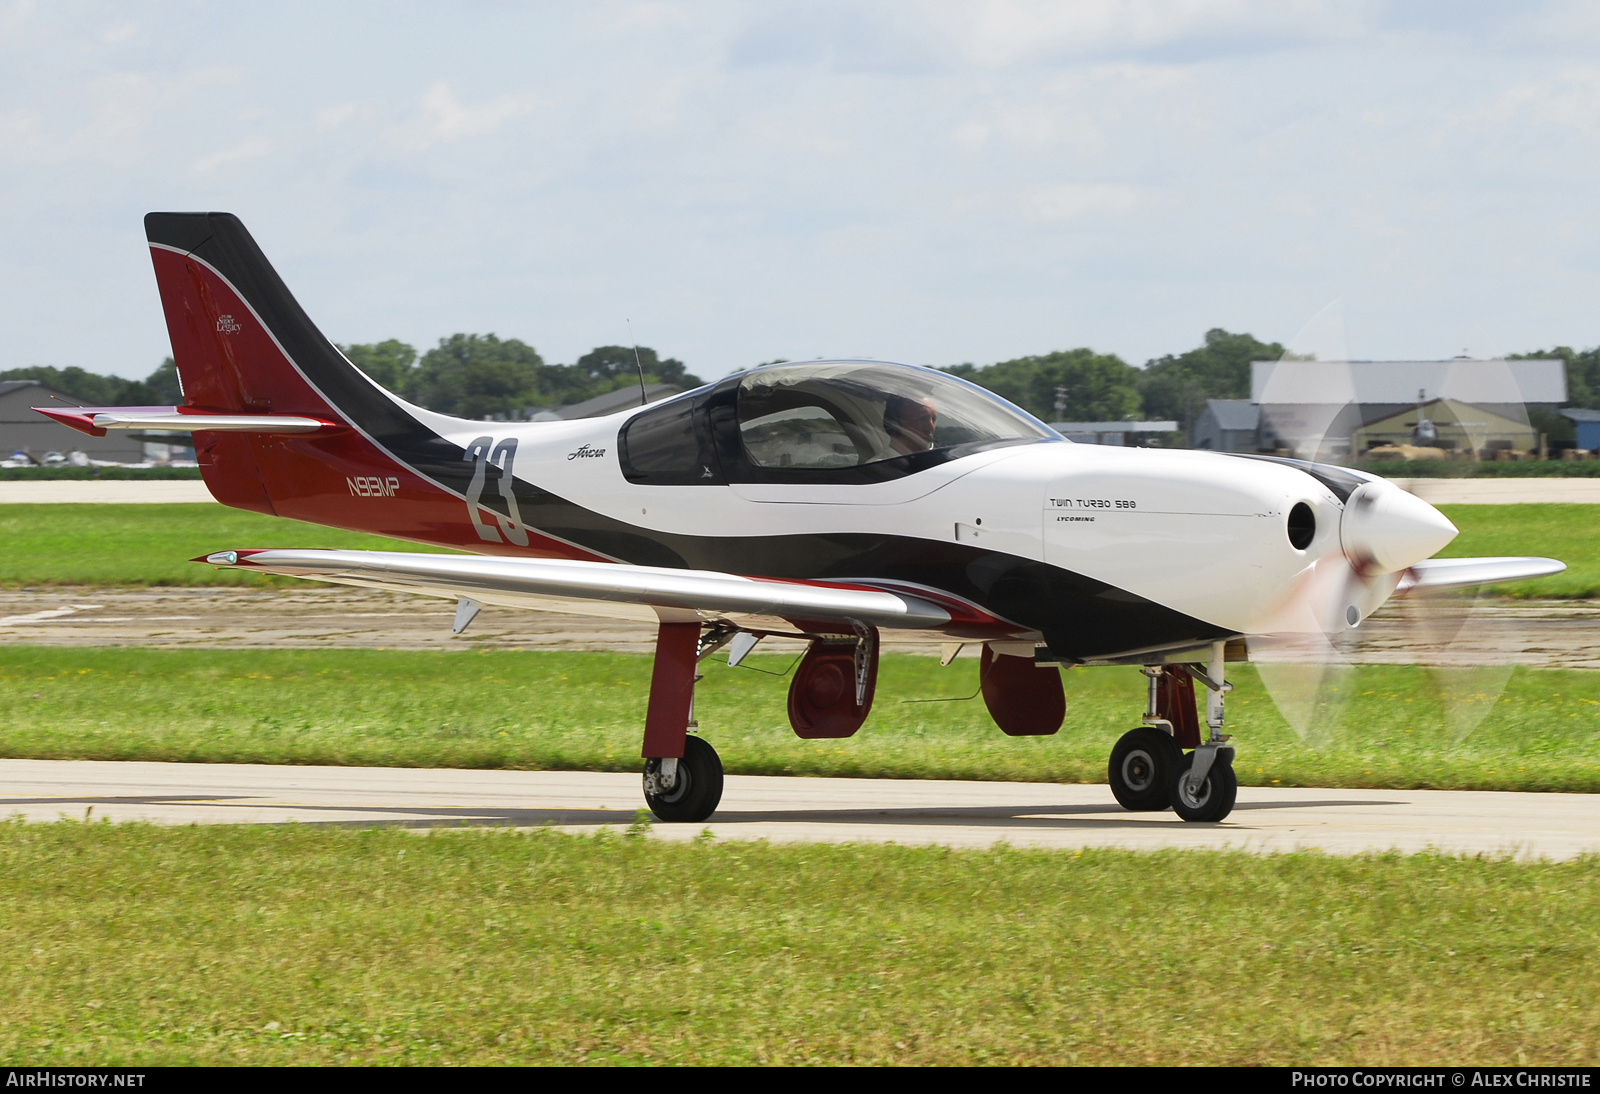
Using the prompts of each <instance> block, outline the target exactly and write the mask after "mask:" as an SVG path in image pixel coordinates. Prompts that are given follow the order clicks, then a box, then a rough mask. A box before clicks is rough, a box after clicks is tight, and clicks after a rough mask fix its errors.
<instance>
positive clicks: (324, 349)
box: [144, 213, 415, 513]
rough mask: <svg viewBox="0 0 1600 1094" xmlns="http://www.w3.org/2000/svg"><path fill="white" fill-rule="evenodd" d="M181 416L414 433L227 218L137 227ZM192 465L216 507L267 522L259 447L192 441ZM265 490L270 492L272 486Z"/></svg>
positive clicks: (208, 438) (246, 441)
mask: <svg viewBox="0 0 1600 1094" xmlns="http://www.w3.org/2000/svg"><path fill="white" fill-rule="evenodd" d="M144 226H145V235H146V237H147V238H148V239H149V241H150V258H151V261H152V262H153V263H154V265H155V273H156V284H157V286H158V287H159V288H160V290H161V306H162V309H163V310H164V311H165V313H166V318H167V333H168V334H169V335H170V336H171V339H172V356H173V359H174V361H175V362H176V363H177V366H178V379H179V382H180V383H181V384H182V386H183V405H184V406H185V407H192V408H195V409H198V410H206V411H212V412H221V413H235V414H241V413H242V414H268V413H270V414H293V415H306V416H310V417H313V418H320V419H324V420H329V421H342V422H345V423H347V424H351V425H354V426H356V427H357V428H358V429H360V431H361V432H363V433H365V434H366V435H367V436H368V437H372V436H376V435H381V434H384V433H393V432H399V433H405V432H407V431H409V430H413V429H415V422H414V421H413V420H412V419H411V418H410V416H409V415H407V414H406V413H405V412H404V411H403V410H402V409H401V408H400V407H399V406H398V405H397V404H396V403H395V402H394V400H392V399H390V398H389V397H388V396H387V395H386V393H384V392H383V391H382V390H381V389H379V388H378V387H376V385H374V384H373V382H372V381H371V380H369V379H367V377H366V376H364V375H362V373H361V372H360V371H359V370H357V369H356V368H355V366H353V365H351V364H350V362H349V361H347V360H345V358H344V355H343V354H341V353H340V352H339V350H338V349H337V348H336V347H335V346H334V345H333V344H332V343H331V342H329V341H328V339H327V338H325V337H324V336H323V334H322V332H321V331H319V330H318V329H317V327H316V324H314V323H312V321H311V319H310V317H309V316H307V315H306V313H305V311H304V310H303V309H302V308H301V307H300V305H299V304H298V303H297V302H296V301H295V299H294V297H293V296H292V295H290V293H289V290H288V288H287V287H286V286H285V285H284V283H283V280H282V279H281V278H280V277H279V276H278V274H277V271H275V270H274V269H273V268H272V265H271V263H269V262H268V261H267V257H266V255H264V254H262V252H261V248H260V247H259V246H257V245H256V241H255V240H254V239H252V238H251V236H250V233H249V232H248V231H246V230H245V226H244V224H243V223H241V222H240V220H239V218H238V217H236V216H233V215H232V214H231V213H151V214H149V215H148V216H146V217H145V218H144ZM195 440H196V447H195V454H196V456H197V457H198V459H199V462H200V466H201V469H202V473H203V474H204V475H205V479H206V485H207V486H209V487H210V489H211V492H212V493H213V494H214V495H216V497H217V500H219V501H222V502H224V503H226V504H229V505H236V506H239V507H240V508H245V509H255V510H257V511H260V512H267V513H271V512H275V511H276V509H275V508H274V505H273V501H272V496H273V495H277V494H279V493H280V490H279V489H276V488H275V489H272V490H269V489H268V484H267V482H266V479H268V478H273V479H276V478H277V476H275V475H272V474H270V473H269V475H267V476H263V475H262V470H263V468H261V467H259V466H258V463H259V460H258V458H257V457H258V456H264V455H265V453H261V452H258V451H257V449H258V448H259V445H258V444H257V443H256V442H253V441H252V440H251V439H250V438H249V437H246V436H242V435H238V434H224V433H209V434H205V433H202V434H197V435H196V438H195ZM272 485H273V486H274V487H277V486H278V485H279V484H278V483H276V482H274V483H273V484H272Z"/></svg>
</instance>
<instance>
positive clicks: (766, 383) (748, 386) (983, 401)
mask: <svg viewBox="0 0 1600 1094" xmlns="http://www.w3.org/2000/svg"><path fill="white" fill-rule="evenodd" d="M686 432H687V433H688V434H690V435H692V436H695V437H696V438H697V439H698V440H699V441H700V443H699V444H698V445H697V446H696V448H697V449H698V453H697V454H696V455H694V456H693V457H692V459H691V458H690V457H689V456H688V450H689V446H687V445H685V443H684V442H685V441H686V440H687V438H686V436H685V433H686ZM657 438H659V439H657ZM619 441H620V446H621V448H622V450H623V453H624V470H625V472H626V473H627V474H628V477H629V478H630V479H631V480H633V481H635V482H659V483H668V482H681V483H688V482H702V483H706V482H710V481H712V480H713V479H715V480H719V481H758V482H759V481H767V482H857V481H859V482H870V481H879V480H882V479H889V478H899V477H902V476H904V475H909V474H915V473H916V472H918V471H921V470H924V469H926V468H928V467H933V466H936V465H938V464H941V463H945V462H948V461H949V460H952V459H959V458H960V457H962V456H965V455H970V454H972V453H974V452H980V451H983V450H985V449H989V448H994V447H1000V446H1008V445H1016V444H1032V443H1038V442H1044V441H1055V442H1061V443H1065V442H1064V440H1063V438H1062V437H1061V435H1060V434H1058V433H1056V432H1055V431H1054V430H1052V429H1051V428H1050V427H1049V426H1047V425H1045V424H1044V423H1043V422H1041V421H1039V420H1038V419H1037V418H1035V417H1033V416H1032V415H1031V414H1028V413H1027V412H1026V411H1024V410H1021V409H1020V408H1018V407H1016V406H1013V405H1012V404H1011V403H1008V402H1006V401H1005V400H1004V399H1002V398H1000V397H999V396H998V395H995V394H994V393H993V392H990V391H987V390H985V389H983V388H981V387H978V386H977V385H976V384H970V383H968V382H966V381H965V380H961V379H958V378H956V377H954V376H951V375H949V374H948V373H943V372H937V371H935V370H933V369H928V368H919V367H916V366H912V365H898V364H891V363H888V362H881V361H810V362H803V363H794V364H780V365H766V366H763V367H761V368H758V369H754V370H751V371H750V372H745V373H740V374H737V375H734V376H730V377H728V378H727V379H726V380H723V381H721V382H719V383H717V384H714V385H712V386H711V387H709V388H704V389H701V390H700V391H698V392H691V393H689V394H687V395H684V396H681V397H680V398H678V399H674V400H672V401H671V402H670V403H666V404H662V405H661V406H660V407H659V408H654V407H653V408H650V409H648V410H645V411H642V412H641V413H640V414H639V415H638V416H636V417H635V418H633V419H632V420H630V421H629V422H628V423H627V424H626V425H624V426H623V429H622V433H621V436H620V437H619ZM677 463H684V464H685V468H682V469H680V468H677V467H676V464H677ZM690 464H692V473H686V472H687V471H690V470H691V468H690V467H689V465H690Z"/></svg>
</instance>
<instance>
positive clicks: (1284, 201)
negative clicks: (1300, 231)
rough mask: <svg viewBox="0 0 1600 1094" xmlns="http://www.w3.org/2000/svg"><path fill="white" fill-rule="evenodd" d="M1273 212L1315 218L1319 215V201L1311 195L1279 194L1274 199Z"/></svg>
mask: <svg viewBox="0 0 1600 1094" xmlns="http://www.w3.org/2000/svg"><path fill="white" fill-rule="evenodd" d="M1272 211H1273V212H1274V213H1294V214H1295V215H1296V216H1302V217H1314V216H1316V215H1317V199H1316V198H1315V197H1314V196H1312V195H1311V194H1303V193H1302V194H1278V195H1277V196H1276V197H1274V198H1273V199H1272Z"/></svg>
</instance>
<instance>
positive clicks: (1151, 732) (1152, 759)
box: [1107, 642, 1239, 822]
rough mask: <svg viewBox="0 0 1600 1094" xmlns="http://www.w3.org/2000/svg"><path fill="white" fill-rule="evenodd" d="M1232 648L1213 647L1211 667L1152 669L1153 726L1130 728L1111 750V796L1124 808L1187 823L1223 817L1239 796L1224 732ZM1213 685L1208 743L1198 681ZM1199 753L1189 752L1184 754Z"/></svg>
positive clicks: (1148, 714) (1148, 715) (1149, 717)
mask: <svg viewBox="0 0 1600 1094" xmlns="http://www.w3.org/2000/svg"><path fill="white" fill-rule="evenodd" d="M1224 650H1225V646H1224V644H1223V643H1221V642H1218V643H1215V644H1214V645H1213V646H1212V652H1211V665H1210V667H1209V670H1206V669H1203V668H1202V667H1201V666H1199V665H1191V666H1184V665H1173V666H1165V665H1148V666H1146V667H1145V670H1144V673H1145V676H1146V677H1147V678H1148V679H1149V701H1148V703H1147V705H1146V710H1145V716H1144V721H1145V724H1144V725H1142V726H1140V727H1139V728H1137V729H1133V730H1129V731H1128V732H1127V733H1125V734H1123V735H1122V737H1121V739H1120V740H1118V741H1117V744H1116V747H1115V748H1113V749H1112V750H1111V763H1110V766H1109V770H1108V772H1107V774H1108V775H1109V777H1110V782H1111V793H1112V795H1113V796H1114V797H1115V798H1116V799H1117V801H1118V802H1119V803H1121V805H1122V807H1123V808H1124V809H1128V810H1130V811H1134V812H1140V811H1144V812H1153V811H1156V810H1161V809H1165V808H1167V807H1168V806H1169V805H1170V806H1171V807H1172V810H1173V811H1174V812H1175V813H1177V814H1178V816H1180V817H1182V818H1183V819H1184V820H1186V821H1211V822H1216V821H1220V820H1222V819H1223V818H1224V817H1226V816H1227V815H1228V814H1229V813H1230V812H1232V811H1233V806H1234V802H1235V800H1236V798H1237V797H1238V791H1239V780H1238V777H1237V776H1236V775H1235V774H1234V771H1233V746H1232V745H1231V744H1229V743H1228V737H1227V735H1226V734H1224V733H1223V732H1222V722H1223V699H1224V697H1225V696H1226V695H1227V694H1228V692H1230V691H1232V690H1233V688H1232V686H1231V685H1229V684H1227V683H1224V682H1223V678H1222V677H1223V654H1224ZM1197 680H1198V681H1199V682H1200V683H1201V684H1203V685H1204V686H1205V688H1206V724H1207V727H1208V729H1209V730H1210V733H1209V734H1208V736H1207V737H1206V739H1205V740H1204V741H1201V739H1200V725H1199V719H1198V717H1196V712H1195V702H1194V682H1195V681H1197ZM1185 748H1188V749H1192V751H1190V752H1189V753H1187V754H1185V753H1184V751H1183V750H1184V749H1185Z"/></svg>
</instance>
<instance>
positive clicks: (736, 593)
mask: <svg viewBox="0 0 1600 1094" xmlns="http://www.w3.org/2000/svg"><path fill="white" fill-rule="evenodd" d="M193 561H195V562H206V563H210V564H211V565H213V566H220V567H228V568H233V569H241V570H257V571H260V572H262V573H270V574H282V575H284V576H286V577H300V578H307V579H309V580H312V581H327V582H332V583H334V584H338V585H360V586H364V587H366V588H375V589H387V590H390V591H393V592H407V593H422V594H425V595H429V596H441V597H450V598H458V597H468V598H471V599H473V600H477V601H480V602H482V603H485V604H500V605H504V606H507V607H529V608H531V607H540V606H543V605H541V603H540V602H541V601H542V602H545V603H548V601H549V600H550V599H551V598H555V599H558V600H571V601H601V602H610V603H616V604H634V605H642V606H645V607H648V608H653V609H655V610H656V612H657V614H658V615H662V614H663V613H682V612H689V613H702V612H704V613H712V614H734V615H767V616H782V617H785V618H791V619H793V618H798V619H808V620H818V621H823V620H826V621H835V620H836V621H839V622H845V621H850V620H854V621H858V622H861V623H869V624H871V625H873V626H876V627H882V628H885V629H895V630H933V629H938V628H940V627H943V626H945V625H947V624H949V623H950V622H951V620H952V616H951V613H950V612H948V611H946V610H945V609H944V608H943V607H941V606H939V605H938V604H935V603H933V602H932V601H930V600H925V599H923V598H921V597H918V596H914V595H912V594H909V593H903V592H892V591H888V590H883V589H874V588H868V587H865V586H859V585H838V584H816V583H811V582H795V581H769V580H763V579H760V578H750V577H741V576H739V575H737V574H723V573H715V572H709V571H705V570H673V569H666V568H662V567H656V566H629V565H623V564H619V563H610V562H571V561H566V560H560V559H527V558H490V557H486V556H483V555H435V554H420V553H409V552H400V551H318V550H239V551H217V552H214V553H212V554H209V555H205V556H202V557H201V558H197V559H194V560H193Z"/></svg>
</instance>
